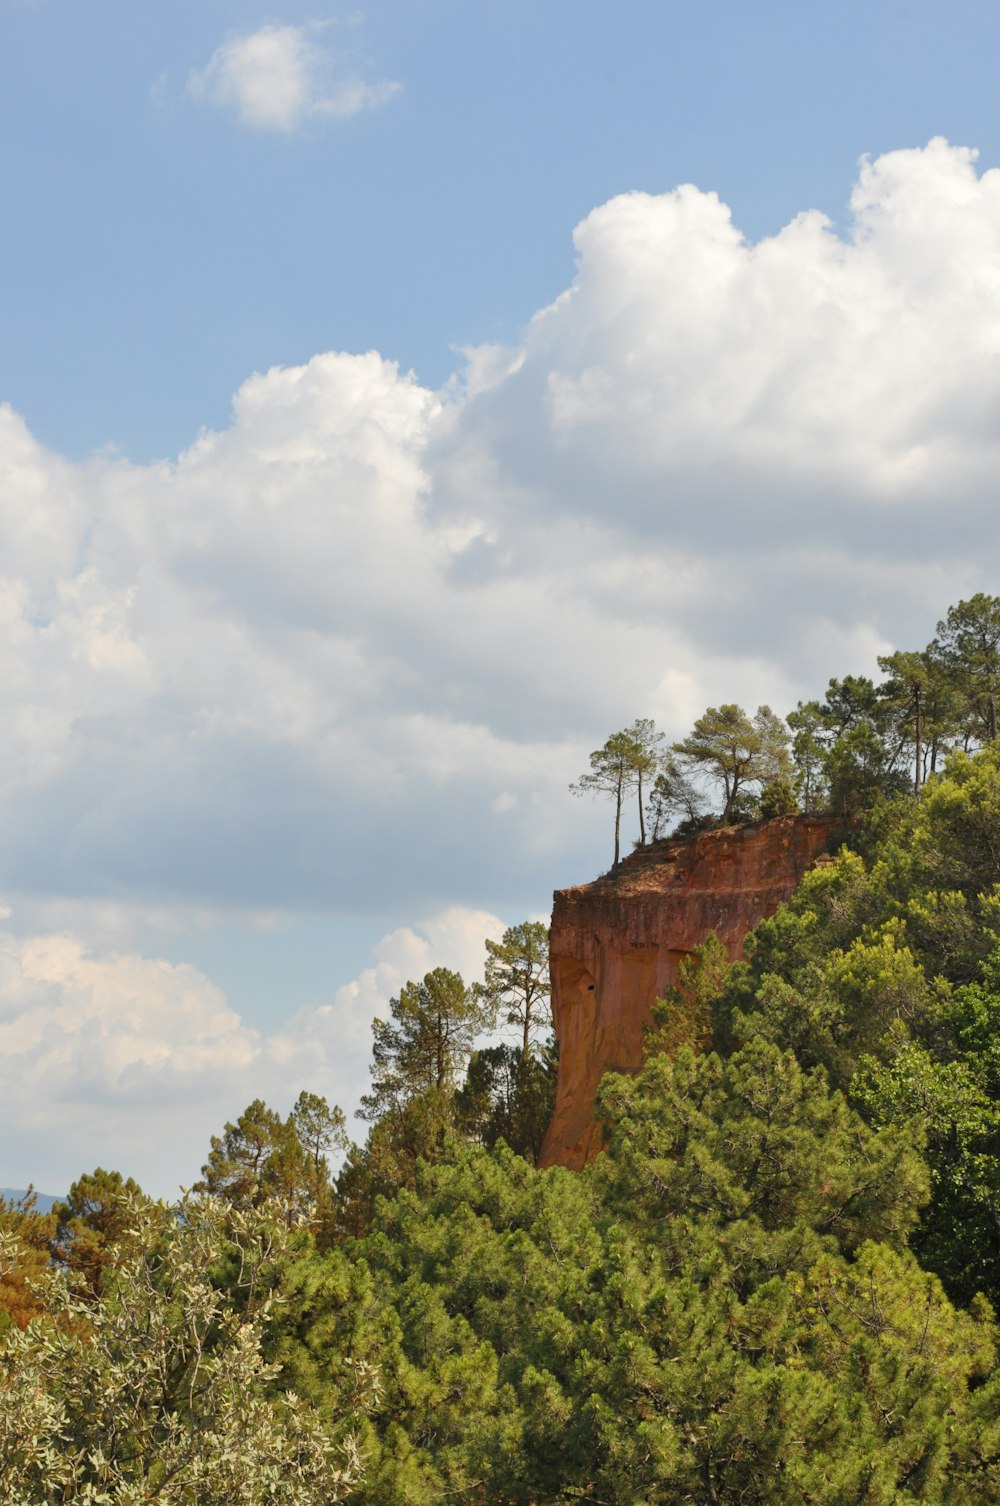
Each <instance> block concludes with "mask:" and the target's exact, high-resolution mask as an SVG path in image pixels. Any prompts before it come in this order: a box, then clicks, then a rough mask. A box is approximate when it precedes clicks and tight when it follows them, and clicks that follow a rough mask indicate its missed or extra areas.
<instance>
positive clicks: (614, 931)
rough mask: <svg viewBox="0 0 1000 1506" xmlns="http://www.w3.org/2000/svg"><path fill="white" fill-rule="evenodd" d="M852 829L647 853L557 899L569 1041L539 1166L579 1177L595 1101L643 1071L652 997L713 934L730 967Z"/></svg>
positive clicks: (744, 835) (755, 831)
mask: <svg viewBox="0 0 1000 1506" xmlns="http://www.w3.org/2000/svg"><path fill="white" fill-rule="evenodd" d="M840 831H842V827H841V826H838V823H837V822H836V821H835V820H834V819H833V818H830V817H818V816H780V817H778V818H777V819H775V820H773V821H764V822H760V823H758V824H757V825H755V826H727V827H722V828H720V829H719V830H717V831H706V832H701V833H699V834H698V835H697V836H694V837H686V838H668V839H667V840H666V841H663V842H654V843H652V844H651V845H650V846H648V847H642V848H639V849H638V851H636V852H634V853H633V854H632V855H631V856H630V857H628V858H626V859H625V861H624V862H623V863H621V864H620V865H619V867H618V869H617V871H616V872H614V873H610V874H607V875H606V876H605V877H604V878H600V879H597V880H596V881H595V882H594V883H592V884H582V885H580V886H579V887H578V888H575V889H560V890H557V891H556V893H555V895H554V896H553V900H554V907H553V911H552V932H551V937H550V943H549V966H550V972H551V977H552V1015H553V1019H554V1022H555V1030H556V1036H557V1038H558V1041H559V1076H558V1082H557V1086H556V1107H555V1113H554V1115H553V1118H552V1123H551V1125H550V1126H549V1130H548V1134H547V1135H546V1137H545V1143H544V1145H543V1146H542V1153H541V1157H540V1160H539V1164H540V1165H542V1166H569V1167H571V1168H573V1169H574V1170H578V1169H579V1168H580V1167H581V1166H585V1165H586V1164H587V1162H588V1161H592V1160H593V1159H594V1157H595V1156H596V1155H597V1153H598V1151H599V1150H600V1148H601V1131H600V1126H599V1125H598V1124H597V1123H596V1122H595V1120H594V1096H595V1094H596V1091H597V1085H598V1083H599V1082H600V1080H601V1078H602V1077H603V1075H604V1073H605V1072H635V1071H637V1070H638V1069H639V1067H640V1065H641V1062H642V1042H643V1027H644V1026H645V1025H646V1024H647V1023H648V1021H649V1020H650V1018H651V1015H650V1011H651V1009H652V1005H653V1001H654V999H656V998H658V997H659V996H660V995H662V994H663V993H664V991H665V990H666V989H667V987H668V986H669V985H670V984H671V983H672V982H673V981H674V979H675V978H676V976H677V966H678V963H679V962H680V961H681V958H682V957H684V956H686V955H687V954H688V953H690V952H691V951H693V949H694V948H695V947H696V946H697V945H698V944H699V943H700V942H702V941H704V940H705V937H706V936H707V935H708V933H709V932H710V931H714V932H715V934H716V935H717V936H718V938H719V940H720V941H721V942H722V943H723V944H724V945H725V947H726V949H727V951H728V952H729V955H730V957H731V958H733V959H735V958H737V957H738V956H739V955H740V952H741V950H742V947H743V942H744V939H745V937H746V935H747V933H748V932H749V931H752V930H753V928H754V926H755V925H757V923H758V922H759V921H761V920H764V919H765V918H766V917H767V916H769V915H773V914H774V912H775V910H776V909H777V908H778V906H779V905H780V904H781V902H782V901H783V900H786V899H788V898H789V896H790V895H791V894H792V892H793V891H794V889H795V888H796V886H797V885H798V883H799V880H800V879H801V878H802V876H803V874H805V872H806V871H807V870H808V869H809V868H811V867H812V865H813V863H814V862H815V861H816V859H817V858H818V857H819V856H820V855H821V854H822V853H825V852H828V851H830V849H831V847H832V846H833V845H834V844H835V841H836V838H837V836H838V835H839V833H840Z"/></svg>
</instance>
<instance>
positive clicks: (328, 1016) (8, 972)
mask: <svg viewBox="0 0 1000 1506" xmlns="http://www.w3.org/2000/svg"><path fill="white" fill-rule="evenodd" d="M7 918H8V919H9V916H8V917H7ZM502 932H503V924H502V922H501V921H500V920H499V919H498V918H497V917H496V916H495V915H491V914H489V913H488V912H486V911H481V910H469V909H464V908H462V907H460V906H452V907H450V908H449V909H448V910H446V911H444V912H442V913H441V914H439V915H436V916H431V917H430V918H429V919H427V920H425V921H423V922H422V923H420V924H419V925H418V926H416V927H410V926H407V927H400V928H398V929H397V930H395V931H394V932H392V933H390V934H389V935H386V936H385V937H383V938H382V940H381V941H380V942H379V943H378V945H377V947H376V948H375V962H374V966H373V967H372V968H370V969H366V970H365V971H364V972H363V973H362V974H361V976H360V977H359V978H358V979H356V980H355V981H354V982H351V983H347V984H344V985H343V986H342V987H341V988H340V989H339V990H338V991H337V992H336V995H335V997H333V998H332V999H331V1000H330V1001H329V1002H328V1003H324V1004H321V1005H319V1006H318V1007H316V1008H313V1009H302V1010H299V1011H297V1012H295V1013H294V1014H293V1015H292V1016H291V1017H290V1018H289V1019H287V1020H285V1021H284V1022H283V1023H282V1024H281V1025H280V1026H279V1028H277V1029H275V1030H273V1031H271V1032H269V1033H267V1032H263V1031H260V1030H257V1029H254V1028H252V1027H251V1026H249V1025H247V1024H246V1023H245V1022H244V1021H243V1020H242V1019H241V1018H240V1015H239V1014H238V1012H237V1011H236V1010H235V1009H234V1008H233V1007H232V1005H231V1003H230V1002H229V1000H228V999H227V998H226V997H225V995H224V994H223V992H222V990H221V989H219V988H217V987H216V986H215V985H214V984H213V983H212V982H211V981H210V979H208V978H206V977H205V976H204V974H203V973H201V972H199V971H198V970H197V969H196V968H193V967H190V966H188V965H186V964H179V965H178V964H173V963H170V962H167V961H164V960H163V959H161V958H152V957H144V956H141V955H138V954H136V953H134V952H124V951H108V950H102V949H98V948H92V947H87V946H85V945H84V944H83V943H82V942H81V941H80V939H79V938H78V937H77V936H74V935H72V934H68V933H65V932H50V933H48V934H43V935H28V936H19V935H18V934H16V932H15V931H14V930H13V929H10V928H4V929H2V930H0V1100H2V1101H3V1104H4V1119H5V1138H6V1139H7V1141H8V1147H9V1145H10V1142H11V1141H14V1142H18V1141H20V1142H21V1148H20V1160H21V1164H22V1165H23V1166H25V1167H27V1168H28V1169H29V1173H30V1174H31V1175H32V1176H33V1177H34V1179H35V1182H36V1185H39V1186H41V1187H42V1188H43V1189H47V1190H49V1191H55V1192H57V1193H58V1192H60V1191H62V1192H65V1191H66V1189H67V1187H68V1181H66V1176H67V1173H66V1170H65V1168H66V1165H67V1162H68V1163H69V1164H70V1165H71V1166H72V1167H73V1171H72V1173H70V1174H72V1175H76V1174H78V1173H79V1172H82V1171H85V1170H90V1169H92V1167H93V1166H94V1165H96V1164H98V1163H101V1164H104V1165H105V1166H114V1167H121V1166H125V1169H126V1170H127V1171H128V1173H129V1174H130V1175H134V1176H135V1177H136V1178H137V1179H138V1180H139V1182H140V1184H142V1185H144V1186H145V1187H147V1189H148V1190H150V1191H153V1192H157V1193H161V1194H166V1195H172V1194H174V1193H175V1192H176V1190H177V1186H178V1185H179V1184H180V1182H181V1181H186V1182H187V1183H188V1184H190V1183H191V1182H192V1181H193V1180H194V1179H195V1178H196V1176H197V1174H198V1169H199V1167H200V1166H201V1164H202V1162H203V1160H204V1158H205V1156H206V1155H207V1153H208V1147H209V1141H210V1137H211V1136H212V1135H213V1134H217V1133H219V1132H220V1130H221V1128H222V1125H223V1123H224V1122H225V1121H226V1120H227V1119H231V1118H235V1117H236V1116H237V1115H238V1114H239V1113H240V1112H241V1110H242V1109H243V1108H244V1107H245V1106H246V1104H247V1103H249V1102H250V1101H251V1100H252V1099H253V1098H255V1097H258V1096H259V1097H263V1098H264V1099H265V1100H266V1101H267V1102H268V1103H270V1104H272V1105H274V1106H275V1107H277V1108H279V1109H280V1110H282V1111H283V1112H287V1111H288V1109H289V1108H290V1107H291V1104H292V1102H293V1101H294V1099H295V1097H296V1096H297V1095H298V1093H299V1091H300V1090H301V1089H302V1088H308V1089H310V1090H311V1091H314V1092H317V1093H321V1094H323V1095H325V1096H326V1097H327V1098H328V1099H329V1100H330V1101H331V1102H339V1103H341V1105H342V1106H343V1107H344V1108H345V1109H346V1110H347V1111H348V1113H351V1112H353V1110H354V1109H355V1108H356V1106H357V1102H358V1097H359V1094H360V1091H361V1090H362V1088H363V1087H364V1085H365V1081H366V1072H367V1066H368V1062H369V1059H370V1056H371V1040H372V1037H371V1022H372V1019H373V1017H374V1016H375V1015H376V1014H378V1013H381V1014H382V1016H383V1017H384V1016H385V1015H386V1012H387V1001H388V1000H389V999H390V998H391V997H392V996H394V995H395V994H398V992H399V990H400V988H401V987H402V985H403V984H404V983H405V982H406V981H407V979H409V978H419V977H423V975H424V973H426V972H428V971H429V970H430V969H431V968H433V967H439V966H443V967H451V968H453V969H455V970H456V971H459V972H461V973H462V974H463V976H464V977H466V978H468V979H470V980H471V979H473V978H475V977H477V976H480V975H481V974H482V962H483V956H484V948H483V941H484V938H485V937H486V936H491V937H499V936H500V935H501V934H502ZM357 1133H358V1134H359V1136H360V1135H363V1129H360V1130H359V1131H357ZM67 1140H69V1142H70V1143H69V1145H67V1143H66V1142H67ZM81 1158H83V1159H81ZM126 1162H127V1165H126Z"/></svg>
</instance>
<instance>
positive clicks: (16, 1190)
mask: <svg viewBox="0 0 1000 1506" xmlns="http://www.w3.org/2000/svg"><path fill="white" fill-rule="evenodd" d="M26 1196H27V1194H26V1192H25V1190H24V1188H23V1187H0V1197H2V1198H3V1199H4V1200H5V1201H6V1202H8V1203H19V1202H20V1201H21V1199H22V1198H23V1197H26ZM60 1202H62V1198H58V1197H50V1196H49V1194H48V1193H47V1192H36V1193H35V1212H36V1213H51V1212H52V1207H53V1204H55V1203H60Z"/></svg>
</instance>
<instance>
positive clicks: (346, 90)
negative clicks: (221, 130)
mask: <svg viewBox="0 0 1000 1506" xmlns="http://www.w3.org/2000/svg"><path fill="white" fill-rule="evenodd" d="M315 30H316V28H315V27H308V26H277V25H269V26H262V27H261V28H260V29H259V30H258V31H254V32H250V33H248V34H246V35H243V36H235V37H230V38H229V39H228V40H227V41H225V42H223V43H222V44H221V45H220V46H219V47H217V48H216V49H215V51H214V52H213V54H212V56H211V57H210V58H209V60H208V63H207V64H206V65H205V67H204V68H201V69H197V70H195V71H194V72H192V74H191V75H190V79H189V87H190V90H191V93H192V94H193V95H194V96H195V98H202V97H204V98H206V99H209V100H211V102H212V103H213V104H216V105H220V106H223V107H225V108H229V109H233V110H235V111H236V113H237V115H238V116H239V118H240V120H241V121H242V122H243V123H244V124H245V125H248V126H252V127H255V128H256V129H258V130H264V131H280V132H285V133H289V132H292V131H295V130H298V128H299V127H300V126H302V125H303V124H304V123H305V122H306V121H308V120H310V119H312V118H315V117H316V116H329V117H334V118H338V119H346V118H347V117H348V116H351V115H358V114H360V113H361V112H362V111H363V110H374V109H377V108H378V107H379V106H380V105H383V104H385V103H386V102H387V101H388V100H390V99H391V98H392V97H393V95H394V94H397V93H398V92H399V85H398V84H397V83H394V82H392V81H391V80H388V79H384V80H381V81H379V82H375V83H369V82H366V81H365V80H363V79H360V78H356V77H353V76H350V75H349V76H343V75H342V74H341V73H340V72H339V70H338V69H337V67H336V60H335V58H334V57H333V56H332V54H331V53H330V51H329V50H328V49H326V48H324V47H322V46H321V45H320V44H319V43H318V42H317V41H316V40H315V39H314V35H313V33H314V32H315Z"/></svg>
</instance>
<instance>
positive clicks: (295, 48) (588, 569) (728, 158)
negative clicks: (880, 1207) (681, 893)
mask: <svg viewBox="0 0 1000 1506" xmlns="http://www.w3.org/2000/svg"><path fill="white" fill-rule="evenodd" d="M998 55H1000V15H998V13H997V12H996V10H995V8H994V7H991V6H986V5H985V4H983V5H972V4H965V5H962V4H959V5H953V6H952V7H951V8H950V9H949V11H948V12H947V14H945V13H944V12H943V10H941V9H940V8H938V7H932V6H930V5H924V4H920V5H878V6H872V5H870V4H869V5H865V6H862V5H860V4H843V5H840V6H837V7H832V6H820V5H805V4H802V3H798V4H790V3H789V4H761V5H756V6H753V7H747V6H737V5H733V4H701V5H698V6H694V5H679V4H629V3H622V4H619V5H618V6H616V7H609V6H604V5H601V6H598V5H596V4H590V3H585V0H584V3H581V0H576V3H572V4H571V3H562V0H552V3H542V0H534V3H531V4H528V3H514V0H507V3H505V4H503V5H499V4H492V3H482V4H476V5H471V4H458V3H444V0H409V3H406V4H402V3H400V4H390V3H386V4H381V5H372V6H369V7H366V8H362V9H357V10H352V11H348V10H341V11H337V10H332V9H331V10H322V11H319V10H312V9H303V8H301V7H297V6H291V5H285V4H275V5H272V6H270V7H267V8H257V7H255V6H247V5H246V4H241V5H236V4H225V3H213V0H201V3H199V4H197V5H196V4H188V3H182V0H172V3H171V4H169V5H167V4H163V3H159V0H151V3H149V4H146V5H143V6H141V7H140V6H136V5H134V4H125V3H120V4H119V3H115V4H112V3H95V4H93V5H90V6H80V5H78V4H75V3H70V0H0V133H2V140H3V141H4V143H5V149H4V151H3V153H2V154H0V203H2V205H3V210H4V220H5V233H4V235H3V236H2V237H0V405H5V406H4V407H2V408H0V476H2V477H3V486H2V489H0V512H2V515H3V519H4V523H3V526H4V536H5V564H4V566H3V568H2V570H0V656H2V659H3V663H2V666H0V687H2V689H0V694H2V696H3V712H4V718H5V726H6V727H7V738H6V747H5V750H4V752H3V754H2V755H0V854H2V856H0V896H2V898H3V900H4V901H5V905H6V908H7V909H8V910H9V914H7V915H6V916H5V918H4V919H3V921H2V923H0V961H2V966H3V969H4V978H3V984H2V987H0V1048H2V1051H3V1059H4V1061H5V1063H6V1066H5V1068H4V1069H3V1070H4V1072H5V1074H6V1076H5V1077H4V1078H3V1080H2V1081H0V1096H2V1097H3V1101H4V1102H5V1103H6V1104H7V1106H8V1107H7V1117H8V1123H7V1124H6V1126H5V1134H4V1137H3V1144H4V1151H5V1157H6V1159H5V1160H3V1161H2V1162H0V1181H2V1182H3V1183H4V1184H7V1185H21V1184H23V1183H24V1182H26V1181H27V1180H28V1179H29V1178H30V1179H33V1180H34V1181H35V1182H36V1183H37V1184H38V1185H40V1186H42V1187H43V1188H45V1189H47V1190H50V1191H51V1190H55V1191H58V1190H60V1188H62V1187H65V1186H66V1185H67V1183H68V1181H69V1180H70V1179H71V1178H72V1177H73V1176H74V1175H75V1174H76V1173H77V1172H79V1171H82V1170H85V1169H89V1168H90V1167H91V1166H93V1165H94V1164H96V1163H97V1162H103V1163H104V1164H108V1163H109V1162H110V1163H111V1164H119V1165H120V1166H121V1169H122V1170H123V1171H128V1172H131V1173H133V1174H135V1175H137V1176H138V1177H139V1179H140V1180H142V1181H144V1182H145V1183H146V1185H148V1186H149V1187H150V1189H151V1190H154V1191H169V1190H170V1189H171V1188H172V1187H174V1186H175V1185H176V1184H177V1183H178V1182H179V1181H181V1180H185V1179H188V1180H190V1178H191V1176H192V1175H194V1174H195V1173H196V1172H197V1168H198V1165H199V1164H200V1160H201V1158H202V1157H203V1155H204V1153H205V1151H206V1149H207V1141H208V1135H209V1134H210V1133H212V1132H214V1131H216V1130H217V1129H218V1128H219V1127H220V1125H221V1123H222V1122H223V1120H224V1119H225V1118H227V1117H233V1116H234V1115H235V1114H237V1113H238V1112H239V1111H240V1109H241V1108H242V1107H243V1106H244V1105H245V1104H246V1103H247V1102H248V1101H249V1099H250V1098H252V1097H253V1096H255V1095H256V1094H257V1093H261V1094H262V1095H263V1096H265V1097H267V1098H268V1099H269V1100H271V1101H273V1102H274V1103H275V1105H276V1106H277V1107H279V1108H283V1107H286V1106H287V1105H288V1104H289V1103H290V1102H291V1101H292V1099H293V1098H294V1096H295V1094H296V1092H297V1091H298V1089H299V1088H300V1087H302V1086H308V1087H310V1088H312V1089H313V1090H315V1091H319V1092H325V1093H327V1095H328V1096H329V1097H331V1098H333V1099H339V1100H340V1101H341V1102H343V1103H344V1104H345V1106H346V1107H348V1108H350V1107H352V1106H353V1103H354V1102H355V1101H356V1098H357V1095H358V1093H359V1092H360V1091H361V1090H362V1089H363V1086H364V1072H365V1062H366V1058H367V1051H368V1042H369V1022H370V1019H371V1016H372V1014H373V1013H375V1012H376V1010H377V1009H379V1008H384V1006H385V1001H386V999H387V998H388V997H389V995H390V994H391V993H393V992H395V991H397V990H398V988H399V986H400V985H401V984H402V982H403V981H405V979H406V978H407V977H408V976H415V975H417V974H418V973H419V972H421V971H423V970H424V969H425V968H426V967H429V966H432V965H436V964H438V963H444V964H447V965H450V966H459V967H461V968H463V970H465V971H466V972H467V973H469V974H470V975H472V974H474V973H475V971H476V969H477V967H478V965H479V962H480V960H481V958H482V955H483V948H482V943H483V939H484V937H485V936H486V935H488V934H496V933H497V931H498V929H499V928H501V927H502V925H503V924H505V923H511V922H514V921H517V920H520V919H522V918H524V917H525V916H526V915H529V914H544V913H545V912H546V910H547V908H548V904H549V898H550V894H551V890H552V889H553V887H557V886H558V887H561V886H564V885H566V884H569V883H574V882H580V881H583V880H586V879H587V878H589V877H591V876H593V875H594V874H595V873H596V872H597V871H598V870H599V869H600V868H601V867H603V866H604V865H605V863H606V862H607V859H608V856H609V854H608V850H607V849H608V838H609V831H608V825H609V823H608V819H607V813H606V812H605V811H603V810H602V809H601V808H599V807H592V806H590V805H589V804H586V803H583V802H577V801H573V800H572V799H571V798H570V797H569V795H568V794H567V793H566V786H567V784H568V782H569V780H571V779H572V778H574V777H576V776H577V775H578V774H579V773H580V772H582V769H583V768H584V767H585V764H586V755H587V753H588V752H589V750H590V749H591V748H592V747H594V746H596V745H597V744H599V743H600V742H602V741H603V739H604V737H605V736H606V735H607V734H608V733H609V732H610V731H612V730H613V729H614V728H615V727H617V726H620V725H623V724H625V723H627V722H629V721H631V720H632V719H633V718H634V717H635V716H638V715H650V716H654V717H655V718H656V719H657V721H658V723H659V724H660V725H661V726H662V727H663V728H664V729H665V730H666V731H667V732H668V734H669V735H670V736H681V735H683V734H684V732H685V731H686V730H687V728H688V727H689V725H690V722H691V720H692V719H693V717H694V716H695V715H696V714H698V712H700V711H701V710H702V709H703V708H704V706H705V705H707V704H710V703H713V702H715V703H717V702H718V701H721V700H737V701H740V702H743V703H745V704H747V705H748V706H751V707H754V706H756V705H757V704H759V703H761V702H764V701H767V702H769V703H770V704H773V705H774V707H775V709H776V710H778V711H780V712H785V711H787V710H789V709H790V708H791V706H793V705H794V703H795V700H796V699H797V698H798V697H799V696H802V695H810V694H813V693H815V692H816V691H818V690H821V689H822V687H823V685H824V684H825V681H826V679H827V677H828V676H829V675H831V674H834V673H838V674H839V673H845V672H849V671H857V672H865V671H868V672H872V671H873V670H874V661H875V656H876V654H878V653H879V652H886V651H888V650H889V649H890V648H891V647H893V646H897V645H899V646H914V645H920V644H922V643H923V642H925V641H926V640H927V639H928V638H929V637H930V636H931V634H932V633H933V631H934V625H935V622H936V620H937V618H938V617H940V616H941V615H942V614H943V613H944V611H945V610H946V608H947V606H948V605H949V604H950V603H951V602H952V601H955V600H957V599H959V597H961V596H963V595H968V594H971V592H972V591H975V590H980V589H983V590H993V591H995V590H996V589H997V581H996V580H995V579H994V578H993V576H992V575H991V573H990V572H991V560H992V559H994V558H995V557H996V547H995V546H996V543H997V539H996V533H997V527H996V522H995V518H994V511H995V509H994V501H993V496H994V490H993V488H994V481H993V478H994V477H995V474H996V464H997V459H998V455H997V447H998V438H1000V428H998V412H1000V407H998V404H1000V374H998V367H997V363H998V352H1000V292H998V287H997V278H996V270H995V269H996V266H997V265H998V260H997V258H998V256H1000V174H998V173H997V171H996V169H997V167H998V165H1000V130H998V116H997V111H996V105H995V59H996V57H997V56H998ZM975 152H978V157H976V156H975V155H974V154H975ZM682 185H687V186H686V187H684V186H682Z"/></svg>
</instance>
